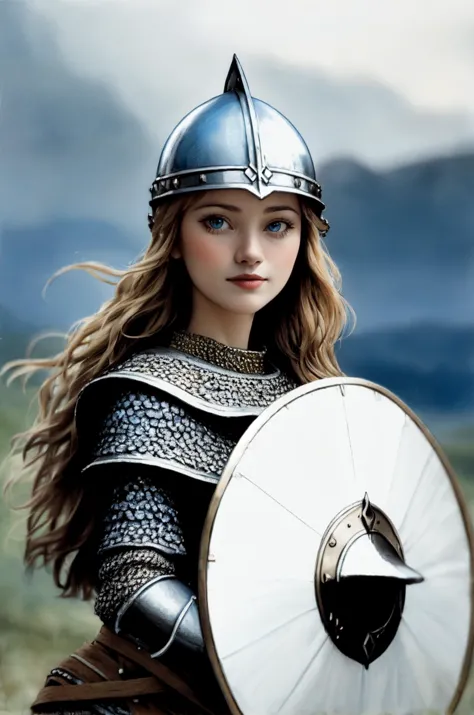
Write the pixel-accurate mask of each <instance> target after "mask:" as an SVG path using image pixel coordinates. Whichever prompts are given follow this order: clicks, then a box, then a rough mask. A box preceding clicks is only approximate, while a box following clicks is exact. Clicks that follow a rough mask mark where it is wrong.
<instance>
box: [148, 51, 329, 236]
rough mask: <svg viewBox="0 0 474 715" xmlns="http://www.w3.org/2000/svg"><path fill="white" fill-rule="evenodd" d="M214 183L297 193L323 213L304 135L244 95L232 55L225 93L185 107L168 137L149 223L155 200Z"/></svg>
mask: <svg viewBox="0 0 474 715" xmlns="http://www.w3.org/2000/svg"><path fill="white" fill-rule="evenodd" d="M214 189H246V190H247V191H250V192H251V193H252V194H254V195H255V196H258V197H259V198H260V199H264V198H265V197H266V196H269V195H270V194H272V193H273V192H275V191H285V192H291V193H294V194H299V195H301V196H303V197H305V198H306V199H308V200H309V201H311V207H312V208H313V210H314V212H315V213H316V215H317V216H318V217H319V218H320V219H321V230H322V233H325V232H326V231H327V229H328V228H329V224H328V223H327V221H326V220H325V219H324V218H323V217H322V211H323V209H324V208H325V205H324V204H323V202H322V201H321V186H320V184H319V183H318V181H317V179H316V172H315V169H314V164H313V160H312V158H311V154H310V151H309V149H308V146H307V144H306V142H305V141H304V139H303V137H302V136H301V134H300V133H299V132H298V130H297V129H296V128H295V127H294V126H293V124H292V123H291V122H290V121H289V120H288V119H287V118H286V117H285V116H283V114H281V113H280V112H279V111H278V110H276V109H275V108H274V107H272V106H270V105H269V104H267V103H265V102H262V101H261V100H260V99H255V98H254V97H252V95H251V94H250V90H249V87H248V83H247V80H246V78H245V75H244V72H243V69H242V66H241V64H240V62H239V60H238V58H237V57H236V56H235V55H234V58H233V60H232V63H231V66H230V69H229V72H228V75H227V79H226V81H225V85H224V92H223V94H221V95H219V96H217V97H214V98H213V99H210V100H208V101H207V102H204V104H201V105H199V106H198V107H196V108H195V109H193V110H192V111H191V112H190V113H189V114H187V115H186V116H185V117H184V118H183V119H182V120H181V121H180V122H179V124H178V125H177V126H176V127H175V128H174V130H173V131H172V133H171V134H170V136H169V137H168V139H167V141H166V143H165V145H164V147H163V150H162V153H161V157H160V160H159V163H158V169H157V172H156V178H155V180H154V181H153V184H152V186H151V188H150V193H151V200H150V206H151V209H152V213H150V214H149V217H148V218H149V225H150V228H151V227H152V225H153V214H154V211H155V209H156V207H157V206H158V204H159V202H160V201H161V200H163V199H166V198H168V197H170V196H176V195H179V194H187V193H190V192H193V191H203V190H214Z"/></svg>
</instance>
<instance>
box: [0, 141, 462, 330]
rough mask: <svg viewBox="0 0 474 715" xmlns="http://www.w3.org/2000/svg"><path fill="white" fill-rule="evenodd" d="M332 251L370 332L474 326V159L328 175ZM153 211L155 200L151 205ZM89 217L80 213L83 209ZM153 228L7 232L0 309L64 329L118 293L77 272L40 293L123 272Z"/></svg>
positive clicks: (0, 265)
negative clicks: (93, 268) (95, 267)
mask: <svg viewBox="0 0 474 715" xmlns="http://www.w3.org/2000/svg"><path fill="white" fill-rule="evenodd" d="M320 173H321V177H320V178H321V182H322V185H323V199H324V201H325V202H326V205H327V209H326V212H325V213H326V216H327V218H328V220H329V221H330V223H331V230H330V232H329V234H328V236H327V238H326V245H327V247H328V250H329V252H330V253H331V255H332V256H333V258H334V259H335V260H336V262H337V264H338V265H339V266H340V268H341V271H342V275H343V287H344V293H345V295H346V297H347V298H348V299H349V301H350V302H351V304H352V305H353V306H354V308H355V310H356V313H357V315H358V324H359V326H360V327H361V328H362V329H363V330H371V329H374V328H383V327H384V326H386V325H397V324H400V323H409V322H417V323H418V322H426V321H431V322H437V323H438V322H440V323H444V324H448V325H449V324H451V323H453V322H456V323H466V322H471V323H472V322H474V240H473V236H474V202H473V201H472V196H473V195H474V154H465V155H458V156H451V157H442V158H437V159H431V160H427V161H423V162H417V163H414V164H411V165H409V166H403V167H400V168H396V169H391V170H387V171H384V172H383V171H373V170H371V169H370V168H368V167H366V166H362V165H360V164H358V163H356V162H354V161H349V160H347V161H342V160H340V161H334V162H331V163H329V164H327V165H326V166H325V167H322V170H321V172H320ZM143 204H144V211H145V210H146V197H144V200H143ZM78 213H79V215H80V207H79V208H78ZM148 240H149V235H148V233H147V231H146V228H145V226H144V225H140V226H137V228H136V230H135V231H134V232H133V231H132V232H131V231H126V230H125V229H123V228H121V226H120V224H119V223H117V224H111V223H110V222H106V221H103V222H100V221H93V220H86V219H81V218H78V219H76V220H68V221H65V220H59V219H58V220H51V221H50V222H49V223H47V224H42V225H33V226H29V227H23V228H20V227H15V228H13V227H10V228H9V227H8V226H7V227H5V228H4V229H3V233H2V236H1V261H0V305H3V306H5V307H7V308H8V309H9V310H10V311H11V312H12V313H13V314H14V315H16V316H17V317H18V318H20V319H23V320H26V319H28V320H31V321H32V322H34V323H35V324H37V325H41V326H42V327H45V326H46V327H53V328H61V329H63V328H65V327H67V326H68V325H70V323H71V322H73V321H75V320H77V319H79V318H80V317H82V316H83V315H84V314H89V313H90V312H92V311H94V310H96V309H97V307H98V306H99V305H100V303H101V302H102V301H103V300H104V299H105V298H106V297H108V296H109V295H110V290H109V289H108V288H104V286H101V285H100V284H99V283H98V282H97V281H94V280H93V279H91V278H88V277H84V276H82V275H79V274H77V273H75V274H69V275H68V276H66V277H63V278H61V279H59V280H58V281H57V283H54V284H53V285H52V286H51V288H50V289H49V290H48V293H47V298H46V300H43V299H42V298H41V290H42V289H43V287H44V285H45V283H46V281H47V280H48V278H49V277H50V276H51V274H52V273H53V272H54V271H56V270H58V269H59V268H61V267H62V266H63V265H65V264H69V263H73V262H75V261H78V260H87V259H93V260H99V261H105V262H107V263H111V264H112V265H115V266H118V267H123V266H125V265H126V264H127V263H129V262H130V261H131V260H133V258H134V256H135V254H136V253H137V252H138V251H139V250H141V249H142V248H143V247H144V246H145V245H146V244H147V242H148Z"/></svg>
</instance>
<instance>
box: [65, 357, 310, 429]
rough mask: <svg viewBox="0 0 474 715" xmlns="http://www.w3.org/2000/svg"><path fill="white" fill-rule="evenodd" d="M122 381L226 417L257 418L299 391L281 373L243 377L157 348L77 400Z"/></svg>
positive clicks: (119, 368)
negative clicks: (295, 390)
mask: <svg viewBox="0 0 474 715" xmlns="http://www.w3.org/2000/svg"><path fill="white" fill-rule="evenodd" d="M120 379H121V380H124V379H127V380H135V381H136V382H139V383H140V382H141V383H145V384H147V385H150V386H151V387H154V388H156V389H158V390H159V391H160V392H164V393H167V394H169V395H172V396H173V397H175V398H176V399H178V400H180V401H181V402H184V403H186V404H188V405H190V406H191V407H194V408H196V409H198V410H202V411H203V412H209V413H210V414H214V415H222V416H224V417H233V416H236V417H245V416H247V417H252V416H253V417H256V416H257V415H259V414H260V413H261V412H262V411H263V410H264V409H265V408H266V407H268V406H269V405H271V404H272V403H273V402H274V401H275V400H276V399H277V398H278V397H281V396H282V395H285V394H286V393H287V392H289V391H290V390H292V389H293V388H295V387H297V384H296V383H295V382H294V381H293V380H291V379H290V378H289V377H287V376H286V375H284V374H283V373H282V372H280V371H279V370H276V371H275V372H273V373H270V374H268V375H247V374H242V373H238V372H233V371H232V370H226V369H224V368H220V367H216V366H214V365H211V364H209V363H207V362H204V361H203V360H199V358H195V357H192V356H190V355H186V354H185V353H181V352H179V351H178V350H173V349H172V348H163V347H159V348H153V349H151V350H145V351H143V352H141V353H137V354H136V355H132V357H130V358H128V360H125V361H124V362H123V363H121V364H119V365H117V366H116V367H114V368H112V369H111V370H109V371H108V372H107V373H105V374H104V375H102V376H101V377H98V378H96V379H95V380H92V381H91V382H90V383H89V385H87V386H86V387H85V388H84V390H83V391H82V393H81V395H80V398H79V400H82V399H83V397H84V395H85V394H87V392H88V391H89V390H91V389H93V387H94V386H95V385H97V384H98V383H100V382H104V381H107V380H120ZM78 402H79V401H78Z"/></svg>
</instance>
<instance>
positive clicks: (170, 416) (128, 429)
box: [76, 348, 293, 483]
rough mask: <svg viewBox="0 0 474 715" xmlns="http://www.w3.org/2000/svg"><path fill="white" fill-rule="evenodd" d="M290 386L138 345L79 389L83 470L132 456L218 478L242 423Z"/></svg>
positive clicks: (138, 460) (277, 376)
mask: <svg viewBox="0 0 474 715" xmlns="http://www.w3.org/2000/svg"><path fill="white" fill-rule="evenodd" d="M292 386H293V384H292V383H291V381H290V380H289V379H288V378H286V377H285V376H284V375H282V374H281V373H274V374H271V375H263V376H254V375H242V374H238V373H234V372H232V371H229V370H224V369H221V368H216V367H213V366H210V365H209V364H207V363H205V362H204V361H201V360H197V359H195V358H190V357H189V356H186V355H184V354H181V353H179V352H177V351H172V350H168V349H165V348H158V349H154V350H151V351H146V352H143V353H138V354H136V355H134V356H132V357H131V358H129V359H128V360H127V361H125V362H124V363H122V364H121V365H118V366H117V367H115V368H114V369H113V370H110V371H109V372H107V373H106V374H104V375H102V376H101V377H99V378H97V379H95V380H93V381H91V382H90V383H89V384H88V385H87V386H86V387H85V388H84V390H83V391H82V393H81V395H80V397H79V400H78V403H77V407H76V425H77V430H78V436H79V446H80V451H81V454H82V463H81V467H82V470H83V471H90V470H93V469H94V467H96V466H98V465H104V464H111V463H120V462H126V463H129V464H130V463H138V464H141V465H151V466H157V467H161V468H165V469H167V470H171V471H174V472H179V473H181V474H185V475H187V476H190V477H193V478H196V479H201V480H204V481H208V482H214V483H216V482H217V481H218V480H219V477H220V475H221V473H222V470H223V469H224V467H225V464H226V462H227V460H228V458H229V456H230V454H231V452H232V450H233V448H234V446H235V444H236V442H237V441H238V439H239V437H240V436H241V434H242V432H243V431H244V429H245V427H246V426H247V424H249V422H250V421H251V420H252V419H253V418H254V417H255V416H257V415H258V414H260V412H261V411H262V410H263V409H264V408H265V407H266V406H267V405H268V404H271V402H273V401H274V400H275V399H276V398H277V397H279V396H280V395H282V394H284V393H285V392H287V391H289V389H291V387H292Z"/></svg>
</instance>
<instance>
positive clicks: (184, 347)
mask: <svg viewBox="0 0 474 715" xmlns="http://www.w3.org/2000/svg"><path fill="white" fill-rule="evenodd" d="M170 348H174V349H175V350H180V351H181V352H183V353H187V354H188V355H192V356H194V357H197V358H200V359H201V360H205V361H206V362H209V363H211V364H212V365H217V367H223V368H225V369H226V370H233V371H234V372H241V373H244V374H246V375H265V374H266V373H267V370H266V369H265V362H266V361H265V355H266V351H265V350H264V351H262V352H259V351H257V350H242V349H241V348H232V347H230V346H229V345H223V343H219V342H217V340H213V339H212V338H207V337H205V336H204V335H196V334H194V333H187V332H186V331H184V330H179V331H176V332H175V333H174V334H173V337H172V338H171V342H170Z"/></svg>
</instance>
